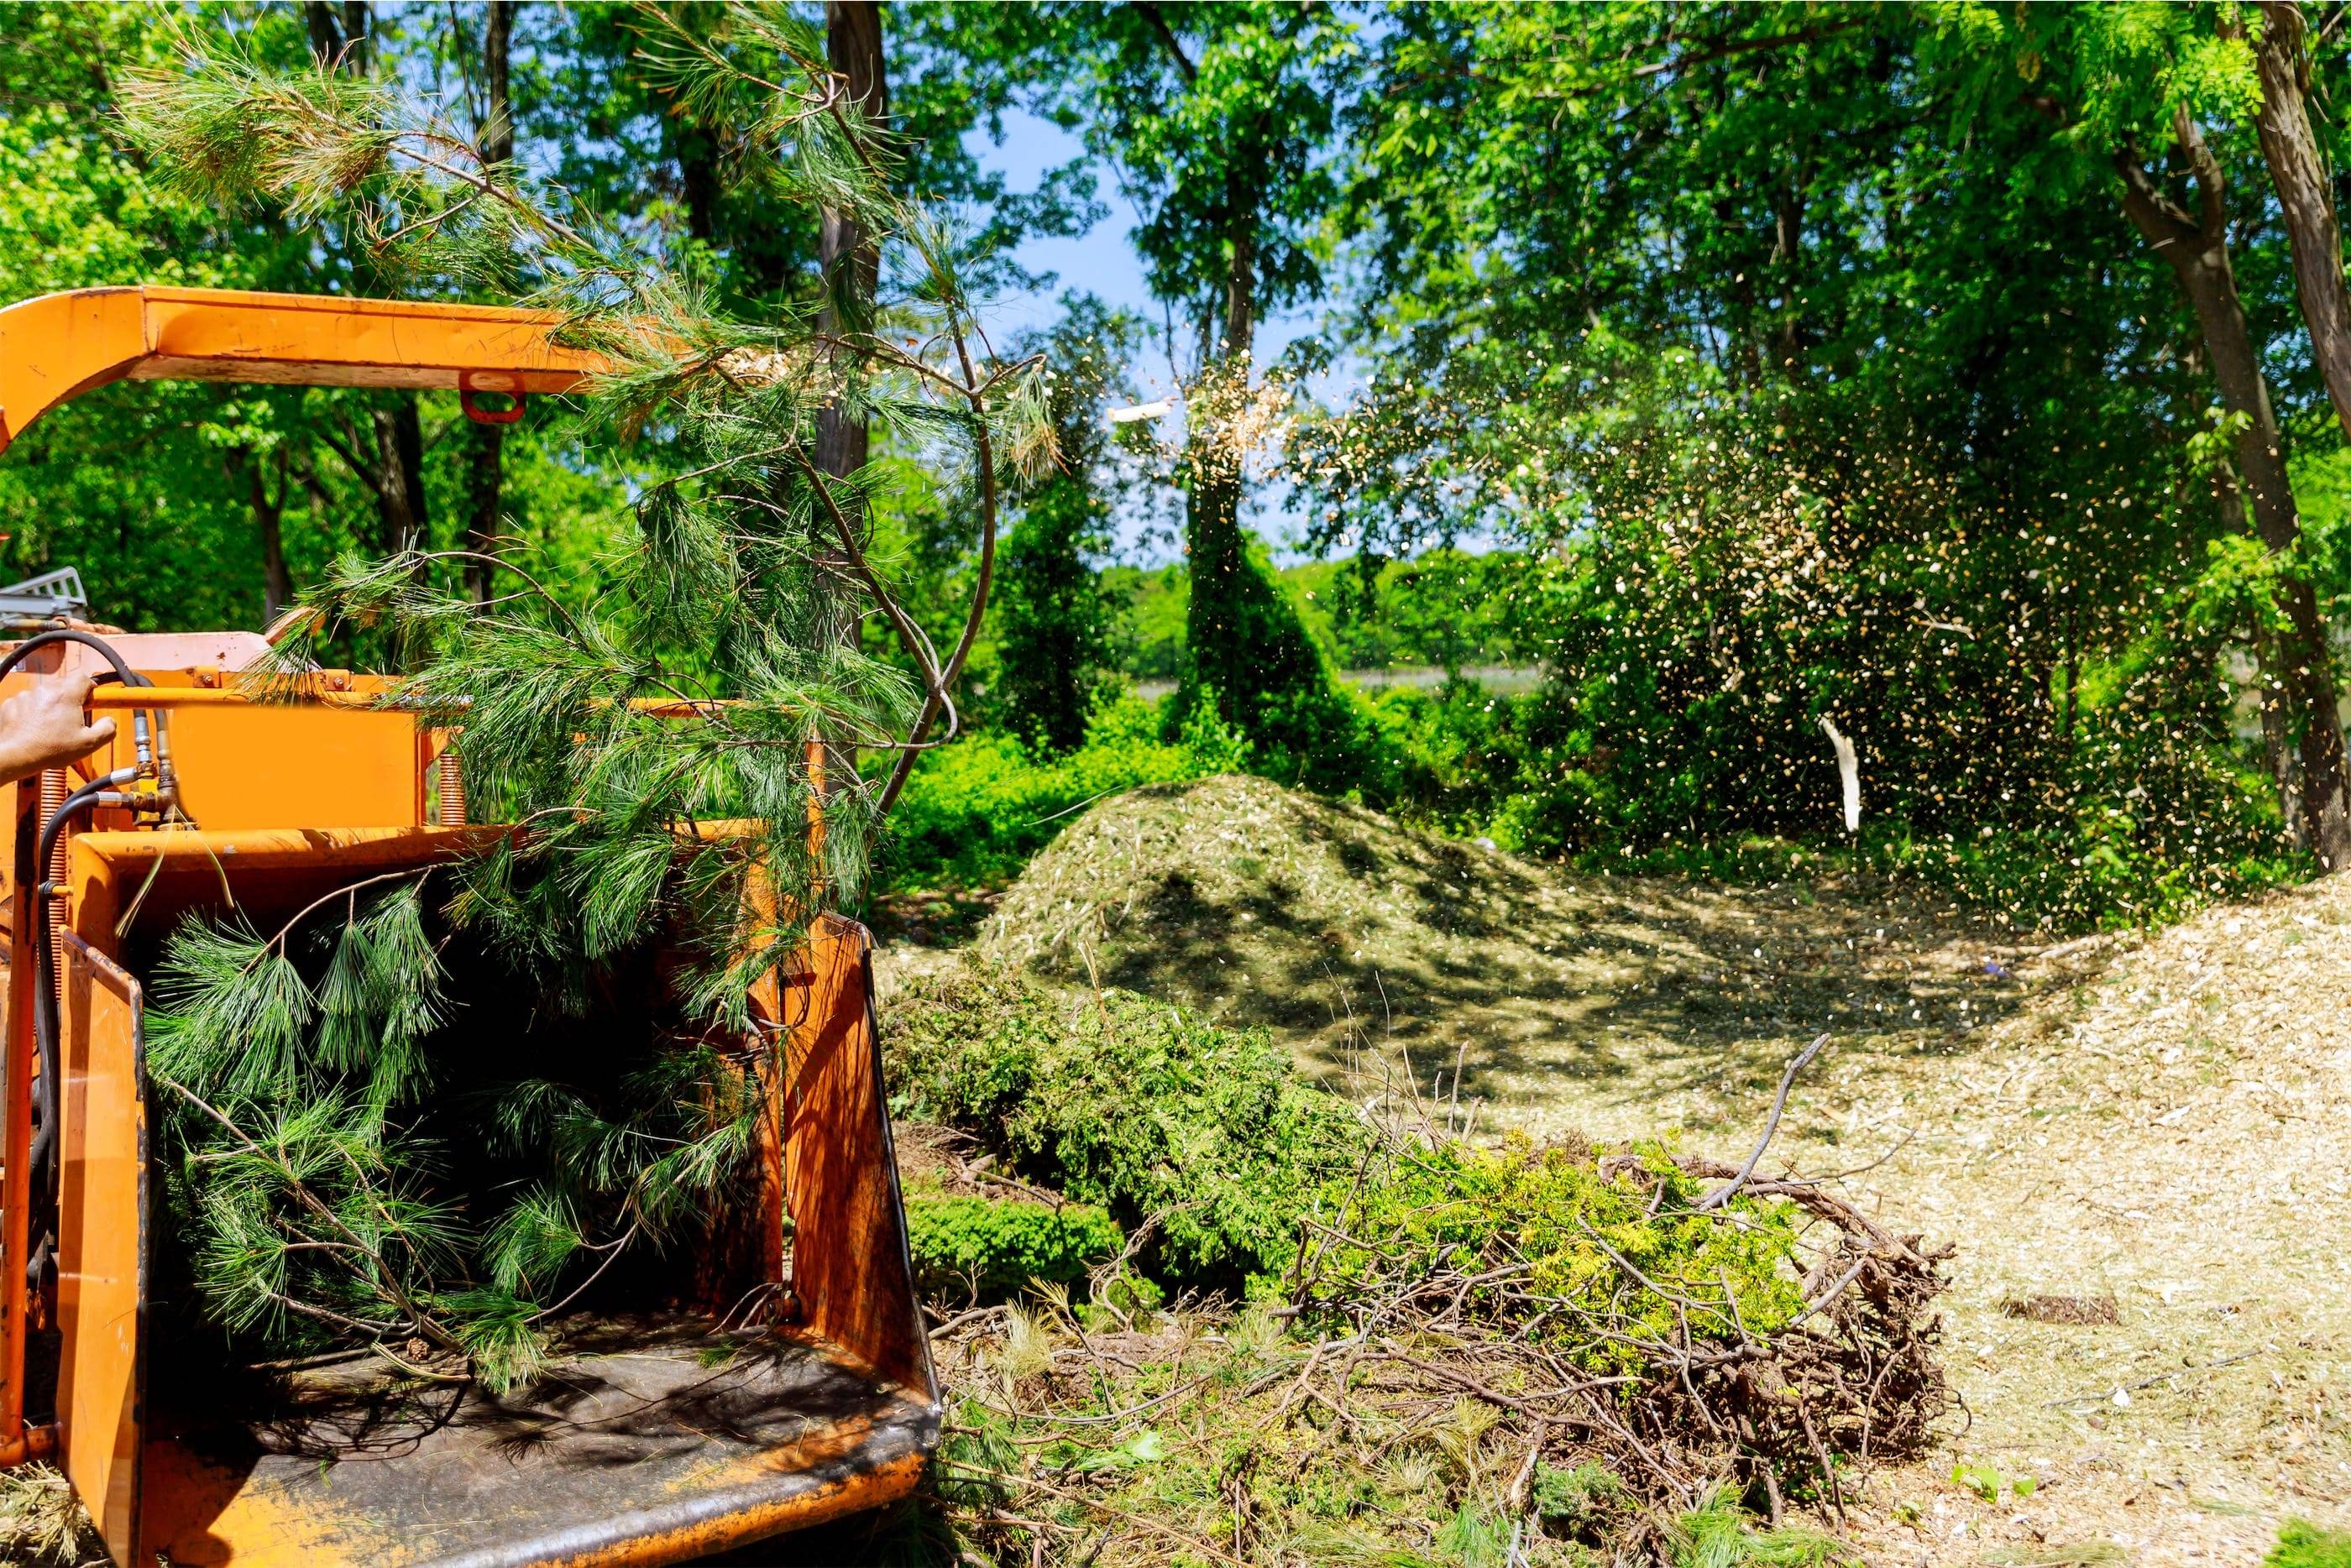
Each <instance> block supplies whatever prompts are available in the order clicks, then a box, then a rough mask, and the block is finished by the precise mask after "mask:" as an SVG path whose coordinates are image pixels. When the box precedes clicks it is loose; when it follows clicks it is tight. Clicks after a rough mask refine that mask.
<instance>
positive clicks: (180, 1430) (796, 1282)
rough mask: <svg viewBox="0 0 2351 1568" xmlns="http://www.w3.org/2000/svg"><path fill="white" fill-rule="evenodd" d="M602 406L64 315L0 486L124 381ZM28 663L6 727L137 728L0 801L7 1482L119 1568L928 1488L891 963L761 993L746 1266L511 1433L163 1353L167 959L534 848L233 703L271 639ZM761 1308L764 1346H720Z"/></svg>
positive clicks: (513, 1542) (516, 318) (498, 415)
mask: <svg viewBox="0 0 2351 1568" xmlns="http://www.w3.org/2000/svg"><path fill="white" fill-rule="evenodd" d="M595 368H596V367H595V365H594V364H593V363H592V361H591V360H590V358H588V357H587V356H584V355H582V354H581V353H580V352H577V351H575V350H571V349H569V348H564V347H562V346H561V345H560V344H559V343H558V342H557V341H556V340H555V339H554V337H553V336H552V334H551V324H550V321H549V318H547V317H541V316H538V315H537V314H534V313H530V312H523V311H514V310H501V309H489V308H482V307H475V306H454V305H432V304H402V303H395V302H379V301H370V300H350V299H330V298H308V297H298V296H273V295H264V294H239V293H223V292H212V291H205V290H194V289H170V288H158V287H148V288H116V289H96V290H89V291H84V292H78V293H73V294H63V295H54V296H47V297H45V298H40V299H35V300H31V301H28V302H26V303H24V304H21V305H17V306H12V307H9V308H7V309H5V310H0V449H5V446H6V445H7V444H8V443H9V442H11V441H15V440H17V439H19V438H21V437H22V435H23V433H24V431H25V430H26V426H28V425H29V424H30V423H31V422H32V421H34V420H35V419H37V418H38V417H39V416H40V415H41V414H42V413H43V412H44V411H46V410H47V409H49V408H50V407H52V406H54V405H55V404H57V403H58V402H61V401H63V400H67V399H69V398H71V397H74V396H75V395H76V394H78V393H79V392H82V391H84V390H87V389H90V388H93V387H97V386H100V385H103V384H105V383H107V382H110V381H113V380H116V379H122V378H126V377H128V378H144V379H214V380H240V381H260V382H292V383H307V384H317V385H336V386H369V387H439V388H456V389H459V390H460V391H461V393H462V394H463V399H464V402H465V408H466V410H467V412H468V413H469V414H471V415H472V416H473V417H475V418H477V419H490V420H503V419H506V418H510V417H511V416H512V412H513V411H514V408H516V407H518V406H519V402H520V400H521V399H522V398H523V397H525V396H527V395H528V394H530V393H534V392H559V391H562V390H564V389H568V388H570V387H572V386H574V385H576V384H577V383H578V382H579V381H580V379H582V378H583V377H584V376H586V375H589V374H592V373H593V371H594V369H595ZM485 392H487V393H496V394H500V395H502V397H503V398H504V399H510V400H513V403H512V405H511V406H507V407H497V408H490V407H485V406H483V404H482V402H481V400H479V399H478V398H477V396H476V394H478V393H485ZM20 637H21V639H20V640H18V641H16V642H15V643H13V644H9V645H0V677H5V679H0V690H10V689H14V688H15V687H16V686H17V685H19V684H21V683H22V682H23V681H25V680H28V679H30V678H32V677H33V676H34V675H36V674H37V673H39V672H42V671H55V670H60V669H66V668H82V669H88V670H91V671H92V672H93V673H97V674H99V677H100V679H101V681H102V683H101V684H99V686H98V687H97V688H96V689H95V691H94V694H93V697H92V700H91V705H92V707H93V709H95V710H96V711H99V712H102V713H110V714H112V715H115V716H116V717H117V719H118V725H117V733H116V737H115V739H114V741H113V742H111V745H110V749H104V750H101V751H100V753H99V754H97V755H95V756H93V757H91V758H90V759H89V760H88V761H87V762H85V763H81V764H79V765H78V767H76V768H73V769H68V770H60V771H59V772H57V773H55V774H49V775H47V776H45V777H43V778H40V779H38V780H37V781H36V780H28V781H26V783H24V784H19V785H16V786H15V787H14V788H13V789H11V790H7V791H5V792H0V822H5V824H6V825H8V826H9V827H10V829H11V830H12V831H13V834H14V839H13V844H14V851H13V854H9V855H5V856H0V913H5V920H6V923H7V929H6V930H5V935H4V936H0V941H5V946H0V956H5V962H6V974H7V988H6V990H7V1008H8V1011H7V1021H8V1023H7V1032H6V1036H5V1057H0V1066H4V1067H5V1073H0V1078H5V1093H0V1161H5V1164H0V1199H5V1206H4V1207H0V1222H5V1229H0V1463H5V1464H17V1463H23V1462H25V1461H26V1460H27V1459H49V1460H51V1461H52V1462H54V1463H56V1464H57V1466H58V1467H59V1468H60V1469H63V1471H64V1472H65V1474H66V1476H67V1477H68V1480H70V1481H71V1483H72V1485H73V1488H74V1490H75V1492H76V1493H77V1494H78V1497H79V1498H80V1500H81V1501H82V1502H83V1503H84V1504H85V1505H86V1506H87V1507H88V1509H89V1513H90V1516H91V1518H92V1520H93V1521H95V1522H96V1525H97V1527H98V1530H99V1534H100V1535H101V1536H102V1538H103V1540H104V1542H105V1545H106V1549H107V1551H108V1552H110V1554H111V1555H112V1557H113V1560H114V1561H115V1563H118V1564H121V1565H123V1568H130V1565H131V1564H133V1563H136V1564H140V1565H141V1568H145V1565H148V1564H152V1563H156V1562H157V1561H158V1559H159V1557H160V1558H161V1559H162V1560H163V1561H166V1562H169V1563H183V1564H196V1563H236V1564H240V1565H246V1564H262V1563H268V1564H286V1565H289V1568H290V1565H294V1564H303V1565H308V1568H322V1565H326V1564H333V1563H353V1564H359V1563H366V1564H412V1563H419V1564H421V1563H447V1564H455V1563H465V1564H481V1565H489V1564H506V1563H677V1562H683V1561H686V1560H689V1559H692V1558H694V1557H697V1556H701V1555H705V1554H707V1553H710V1552H717V1551H720V1550H723V1549H726V1548H730V1547H734V1546H737V1545H741V1544H744V1543H747V1542H757V1541H759V1540H763V1539H766V1538H768V1537H772V1536H775V1535H778V1534H781V1533H783V1532H788V1531H791V1530H794V1529H798V1528H800V1527H802V1526H805V1525H808V1524H811V1523H815V1522H818V1521H822V1520H825V1519H828V1518H831V1517H834V1516H837V1515H840V1514H843V1513H847V1512H851V1511H857V1510H861V1509H865V1508H870V1507H872V1506H874V1505H877V1504H880V1503H883V1502H886V1501H890V1500H892V1499H893V1498H895V1497H897V1496H899V1495H901V1494H903V1493H904V1492H905V1491H906V1490H908V1489H910V1488H911V1487H912V1486H913V1485H914V1482H915V1480H916V1478H917V1476H918V1474H919V1472H920V1470H921V1468H922V1466H923V1464H924V1462H925V1459H926V1458H927V1456H928V1455H929V1453H930V1451H931V1449H933V1447H934V1446H935V1443H936V1441H937V1434H938V1422H939V1406H938V1400H937V1390H936V1386H935V1382H934V1380H933V1376H932V1372H931V1366H930V1362H929V1356H928V1351H927V1345H926V1341H925V1336H924V1333H923V1329H922V1324H921V1319H920V1316H919V1313H918V1309H917V1306H916V1303H915V1300H914V1287H913V1282H912V1277H911V1271H910V1269H909V1266H908V1261H907V1253H906V1241H905V1225H904V1210H903V1207H902V1204H901V1200H900V1198H899V1193H898V1188H897V1176H896V1169H895V1165H894V1162H893V1157H892V1152H891V1147H890V1129H889V1124H888V1119H887V1115H886V1111H885V1107H884V1104H883V1092H882V1085H881V1078H880V1061H879V1056H878V1053H877V1049H876V1043H875V1037H874V1024H873V1014H872V979H871V967H870V963H869V961H868V953H869V948H870V942H869V939H868V937H867V934H866V932H865V931H864V930H863V929H862V928H861V927H858V926H856V925H854V924H852V923H851V922H848V921H846V920H841V919H831V918H828V919H825V920H824V921H822V922H821V923H820V925H818V926H817V927H816V928H814V929H812V931H811V933H810V936H809V938H808V940H807V941H806V943H805V944H804V946H803V947H802V948H801V949H800V950H799V951H798V953H797V954H796V955H795V956H794V958H793V959H792V961H790V962H789V963H787V964H785V965H782V966H779V968H778V973H777V975H776V976H775V978H772V979H770V980H769V981H766V982H764V985H763V992H762V993H761V994H759V995H757V996H755V997H754V999H753V1002H754V1006H753V1015H754V1024H755V1032H754V1033H755V1037H754V1038H752V1039H749V1040H747V1041H744V1042H740V1043H738V1044H739V1045H740V1048H741V1052H742V1056H743V1059H744V1060H746V1061H749V1062H753V1063H756V1064H758V1065H756V1066H755V1067H753V1068H751V1069H749V1071H750V1072H751V1074H752V1075H753V1077H752V1081H753V1082H754V1083H755V1085H757V1093H758V1095H759V1096H761V1097H760V1101H759V1105H760V1107H761V1108H760V1111H759V1113H758V1114H759V1127H760V1132H761V1137H760V1138H759V1140H758V1143H759V1147H758V1154H757V1158H755V1159H754V1160H753V1161H752V1164H753V1165H754V1166H755V1167H756V1175H755V1177H754V1178H751V1179H747V1180H746V1181H745V1182H744V1183H742V1185H743V1187H744V1190H741V1191H739V1192H737V1193H734V1194H731V1195H730V1198H729V1202H730V1203H731V1204H732V1205H734V1206H736V1207H738V1208H739V1209H740V1210H741V1214H740V1216H739V1218H738V1220H737V1221H736V1222H733V1223H731V1224H730V1225H729V1227H728V1228H727V1234H728V1236H729V1237H730V1238H733V1240H732V1241H730V1243H729V1245H728V1246H727V1247H726V1249H725V1251H726V1255H725V1256H724V1257H714V1258H710V1259H706V1260H698V1261H697V1262H696V1266H695V1267H694V1268H693V1269H692V1270H690V1271H689V1272H691V1273H692V1274H693V1275H694V1276H695V1277H694V1278H693V1279H692V1280H691V1281H681V1282H677V1288H676V1289H674V1290H670V1291H666V1292H664V1293H657V1295H658V1299H652V1298H649V1299H647V1300H645V1301H643V1302H642V1303H634V1302H617V1303H616V1302H611V1301H604V1302H601V1303H598V1305H597V1310H596V1312H595V1313H594V1314H592V1315H590V1316H589V1317H588V1318H587V1319H586V1320H585V1321H571V1320H566V1321H565V1324H564V1327H563V1334H562V1342H561V1343H562V1348H563V1349H564V1351H565V1353H566V1354H565V1358H564V1359H563V1360H562V1361H561V1362H560V1363H559V1366H558V1368H557V1370H556V1373H555V1374H554V1375H553V1376H550V1377H549V1378H547V1379H544V1380H542V1381H541V1382H540V1383H538V1384H537V1385H534V1386H528V1387H526V1388H523V1389H519V1390H516V1391H513V1392H510V1393H507V1394H506V1395H504V1396H496V1395H493V1394H492V1393H490V1392H489V1391H488V1390H486V1389H485V1388H483V1387H480V1386H475V1385H473V1384H470V1383H466V1382H464V1381H462V1380H456V1381H451V1380H450V1379H449V1378H448V1377H447V1376H443V1377H441V1378H439V1379H437V1380H433V1381H427V1382H424V1383H422V1384H420V1383H419V1382H417V1381H416V1380H414V1379H413V1377H411V1376H410V1375H409V1371H408V1369H406V1368H403V1367H402V1366H400V1365H398V1364H397V1363H396V1362H395V1361H392V1360H391V1359H389V1358H371V1357H367V1356H360V1357H356V1358H344V1359H341V1360H330V1361H328V1362H327V1363H326V1364H324V1365H320V1366H300V1365H286V1364H280V1365H277V1366H270V1367H254V1368H246V1367H229V1368H226V1369H224V1368H223V1367H221V1366H218V1365H216V1363H217V1361H218V1359H219V1357H218V1355H217V1354H216V1353H215V1354H213V1355H190V1354H189V1353H188V1352H186V1351H185V1350H184V1349H181V1348H177V1346H180V1345H184V1344H185V1343H186V1341H185V1339H184V1338H183V1339H180V1340H174V1339H173V1338H172V1336H170V1335H169V1334H164V1333H162V1322H163V1319H164V1318H165V1317H166V1316H167V1315H168V1314H169V1313H170V1312H171V1311H172V1306H173V1303H172V1301H171V1300H170V1299H169V1288H168V1287H167V1286H165V1285H163V1284H162V1283H160V1281H161V1279H162V1275H161V1274H160V1273H159V1268H158V1260H159V1258H161V1257H162V1256H163V1255H164V1254H165V1252H166V1251H167V1247H168V1242H169V1238H167V1237H165V1236H163V1235H162V1234H161V1233H160V1232H161V1231H162V1228H164V1227H166V1226H167V1224H168V1220H167V1215H166V1210H165V1206H164V1204H163V1202H162V1189H161V1182H160V1177H161V1174H162V1173H161V1170H160V1168H159V1162H158V1155H157V1150H156V1148H155V1147H154V1146H153V1144H152V1141H151V1129H152V1127H155V1125H156V1122H157V1117H158V1113H159V1109H160V1107H159V1106H157V1104H156V1103H155V1100H154V1098H153V1087H154V1086H153V1085H152V1084H151V1082H150V1080H149V1077H148V1075H147V1072H146V1066H145V1061H144V1055H143V1053H144V1048H145V1046H144V1014H145V1009H146V1006H147V991H146V981H147V977H148V976H149V974H150V973H151V972H152V965H153V964H154V962H155V960H156V957H157V954H158V951H159V949H160V947H161V944H162V940H163V939H164V937H165V936H166V935H168V933H169V932H170V931H171V930H172V929H173V928H174V926H175V925H176V923H177V922H179V921H180V920H181V919H183V917H184V916H186V915H187V914H188V913H190V912H191V911H196V912H212V911H219V910H223V909H229V908H232V907H233V908H235V909H237V910H239V911H241V912H243V913H244V914H245V915H246V918H248V919H251V920H252V921H253V922H255V923H256V926H257V927H259V929H268V924H267V923H268V922H276V921H282V920H284V919H287V917H288V916H289V915H291V914H293V913H295V912H297V911H298V910H300V909H302V908H303V907H304V906H306V905H307V904H308V903H310V902H311V901H312V900H316V899H319V898H322V897H331V896H332V895H333V894H334V893H335V892H336V891H337V890H338V889H340V888H346V887H349V886H350V885H352V884H354V883H355V882H357V881H359V880H360V879H361V878H364V877H371V876H376V875H380V874H381V873H384V872H387V871H393V870H399V869H403V868H413V867H422V866H426V865H431V864H435V863H439V862H444V861H451V860H455V859H457V858H460V857H467V856H471V855H475V854H478V853H481V852H483V851H484V850H485V849H486V847H487V846H491V845H493V844H495V843H496V842H498V841H500V840H501V839H502V838H503V837H504V836H507V834H508V833H509V832H510V831H511V830H509V829H506V828H502V827H498V826H482V825H473V824H469V823H468V822H467V821H466V817H465V804H464V799H463V788H462V784H461V780H460V776H459V774H458V772H457V771H456V769H455V768H454V767H453V766H452V765H451V763H452V762H453V761H454V758H453V756H452V753H451V752H450V750H449V748H450V744H451V737H450V736H449V734H448V733H446V732H441V731H436V730H433V729H430V728H426V727H424V726H423V724H421V723H420V722H419V721H418V719H417V718H416V717H415V716H413V715H412V714H410V713H406V712H403V711H397V710H394V709H392V708H388V707H385V706H383V705H381V704H380V703H379V702H377V701H375V699H376V698H377V697H378V696H379V695H380V694H381V692H383V691H385V690H386V689H387V683H386V682H385V680H382V679H381V678H380V677H371V676H367V675H357V674H346V673H341V672H337V671H331V670H329V671H320V672H317V673H316V674H314V675H313V676H312V677H311V678H310V679H308V680H306V681H305V682H304V683H303V684H304V689H305V690H306V691H308V693H309V695H308V696H307V697H305V698H304V699H303V700H301V701H274V700H273V701H248V699H247V697H246V693H245V691H244V689H243V687H242V684H241V682H240V680H239V679H238V675H239V671H241V670H246V668H248V667H249V666H251V665H252V664H253V663H254V662H255V661H256V659H259V658H261V657H262V656H263V655H264V654H265V653H266V650H267V645H266V642H265V640H264V639H263V638H262V637H261V636H259V635H257V634H255V633H251V632H217V633H181V634H172V635H152V636H115V635H111V634H103V635H102V634H99V633H93V632H90V631H88V630H86V629H82V628H60V629H55V630H47V631H39V632H34V633H30V634H20ZM172 806H176V807H177V810H176V812H172V811H169V810H168V809H167V808H169V807H172ZM167 817H168V818H169V820H166V818H167ZM191 825H193V826H191ZM711 831H721V832H723V831H724V827H723V825H714V826H713V827H712V828H711ZM645 967H646V970H647V972H649V973H653V974H658V973H660V972H662V966H661V965H660V964H658V963H655V964H651V965H647V966H645ZM490 1011H491V1013H492V1015H498V1014H496V1010H495V1009H493V1010H490ZM631 1016H632V1017H633V1016H636V1014H633V1013H632V1014H631ZM646 1048H647V1049H649V1050H650V1049H657V1048H658V1045H657V1044H654V1043H653V1042H651V1041H648V1043H647V1046H646ZM745 1301H749V1302H752V1303H759V1305H758V1314H759V1321H758V1328H759V1330H760V1332H758V1333H757V1334H742V1333H739V1332H737V1333H729V1334H722V1333H721V1332H720V1331H721V1329H722V1328H737V1329H738V1328H739V1327H740V1325H741V1324H742V1322H743V1318H742V1316H741V1315H740V1309H739V1306H730V1303H742V1302H745ZM730 1312H732V1313H733V1314H734V1315H732V1316H731V1317H729V1315H728V1314H729V1313H730ZM722 1318H726V1319H727V1321H726V1322H725V1323H723V1324H722V1322H721V1321H720V1320H721V1319H722ZM193 1360H204V1361H205V1362H206V1363H207V1364H206V1365H204V1366H191V1365H187V1363H189V1362H191V1361H193Z"/></svg>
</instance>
